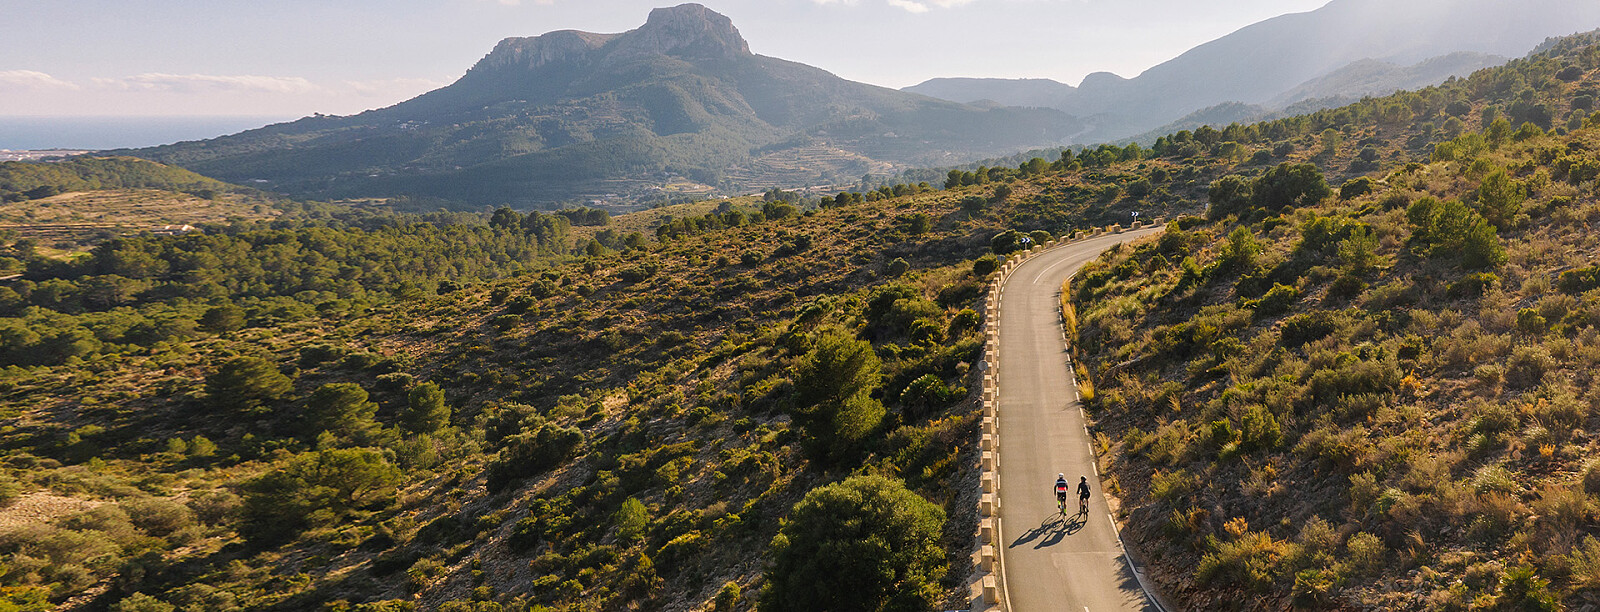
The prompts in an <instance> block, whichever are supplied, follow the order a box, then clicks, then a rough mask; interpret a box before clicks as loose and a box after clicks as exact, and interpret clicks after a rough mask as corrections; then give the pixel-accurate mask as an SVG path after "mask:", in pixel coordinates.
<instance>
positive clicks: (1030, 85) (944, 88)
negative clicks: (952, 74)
mask: <svg viewBox="0 0 1600 612" xmlns="http://www.w3.org/2000/svg"><path fill="white" fill-rule="evenodd" d="M1076 90H1077V88H1076V87H1073V86H1071V85H1067V84H1065V83H1061V82H1058V81H1054V80H1051V79H974V78H939V79H929V80H927V81H923V82H922V83H919V84H916V85H912V86H910V87H907V88H905V89H902V90H901V91H907V92H911V93H918V94H922V95H924V96H932V97H935V98H939V99H941V100H950V101H953V102H961V103H964V104H972V103H975V102H982V101H990V102H995V103H998V104H1002V105H1006V106H1028V107H1046V108H1058V107H1061V106H1062V105H1064V104H1065V103H1066V101H1067V99H1068V98H1069V97H1070V96H1071V95H1072V92H1074V91H1076Z"/></svg>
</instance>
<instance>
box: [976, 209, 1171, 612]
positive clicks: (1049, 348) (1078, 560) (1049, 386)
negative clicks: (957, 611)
mask: <svg viewBox="0 0 1600 612" xmlns="http://www.w3.org/2000/svg"><path fill="white" fill-rule="evenodd" d="M1159 231H1160V229H1159V228H1149V229H1143V230H1138V231H1129V232H1125V233H1121V234H1111V235H1106V236H1100V237H1096V238H1091V239H1088V240H1084V241H1081V242H1078V243H1075V244H1071V245H1068V246H1063V247H1058V248H1056V249H1054V250H1051V251H1047V252H1044V253H1042V254H1039V255H1036V256H1034V257H1033V258H1031V259H1028V260H1027V261H1025V262H1024V263H1023V264H1022V265H1020V266H1019V267H1018V268H1017V269H1016V270H1015V271H1014V272H1012V273H1011V276H1010V277H1009V279H1008V280H1007V281H1006V284H1005V288H1004V289H1003V291H1004V293H1003V294H1002V297H1001V300H1000V351H999V353H1000V362H999V367H998V371H999V372H998V373H999V381H998V382H999V391H1000V393H999V410H998V417H999V431H998V434H999V448H1000V462H999V468H998V471H999V477H1000V507H1001V509H1002V513H1001V517H1002V518H1001V525H1000V537H999V539H998V542H997V543H998V544H999V548H1000V549H1001V552H1000V554H1001V559H1002V562H1001V567H1003V568H1004V573H1005V576H1004V584H1005V588H1004V597H1005V598H1006V600H1007V601H1008V602H1009V604H1010V610H1011V611H1012V612H1036V611H1039V612H1042V611H1047V610H1048V611H1069V612H1080V611H1088V612H1100V611H1101V610H1159V609H1160V608H1159V607H1158V606H1156V605H1154V604H1152V603H1151V600H1150V599H1148V598H1147V597H1146V595H1145V592H1144V589H1143V588H1141V586H1140V582H1139V579H1138V577H1137V575H1136V574H1135V573H1134V571H1133V569H1132V567H1131V566H1130V564H1129V562H1128V560H1127V558H1126V557H1125V556H1124V554H1123V550H1122V545H1121V543H1120V541H1119V540H1118V537H1117V531H1116V526H1115V524H1114V523H1113V522H1112V518H1111V514H1110V512H1109V510H1108V508H1107V506H1106V501H1105V498H1104V497H1103V496H1102V495H1101V492H1100V479H1099V472H1098V470H1097V468H1096V467H1095V465H1096V464H1095V456H1094V453H1093V451H1092V449H1091V448H1090V446H1089V445H1090V442H1091V438H1090V437H1089V434H1088V431H1087V430H1086V429H1085V420H1084V416H1083V413H1082V411H1081V409H1080V407H1079V404H1078V401H1077V391H1076V389H1077V387H1076V384H1075V382H1074V380H1073V377H1072V372H1071V368H1070V367H1069V366H1068V356H1067V352H1066V345H1065V341H1064V340H1063V338H1062V331H1061V316H1060V303H1061V302H1060V298H1059V296H1060V293H1061V283H1062V282H1063V281H1065V280H1066V279H1067V277H1068V276H1070V275H1072V274H1073V273H1075V272H1076V271H1077V270H1078V268H1080V267H1082V266H1083V264H1085V263H1087V262H1089V261H1090V260H1092V259H1094V258H1095V257H1097V256H1099V254H1100V253H1101V252H1102V251H1104V250H1105V249H1107V248H1110V247H1111V246H1113V245H1115V244H1117V243H1120V242H1125V241H1128V240H1133V239H1136V238H1141V237H1144V236H1149V235H1152V234H1155V233H1157V232H1159ZM1058 472H1064V473H1066V475H1067V479H1068V481H1070V483H1071V484H1072V486H1073V490H1074V491H1076V488H1077V483H1078V477H1079V476H1088V477H1089V484H1090V489H1091V491H1092V492H1093V496H1092V497H1091V498H1090V501H1089V512H1088V513H1087V514H1086V515H1085V514H1078V515H1076V516H1066V517H1063V516H1061V515H1060V513H1059V512H1058V511H1057V508H1056V502H1055V498H1054V496H1053V495H1052V493H1051V486H1052V485H1053V484H1054V483H1055V480H1056V474H1057V473H1058ZM1067 504H1068V510H1067V512H1068V514H1073V513H1075V512H1076V511H1077V505H1078V504H1077V494H1076V493H1075V492H1074V493H1073V494H1071V495H1070V496H1069V500H1068V502H1067Z"/></svg>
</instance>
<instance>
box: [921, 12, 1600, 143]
mask: <svg viewBox="0 0 1600 612" xmlns="http://www.w3.org/2000/svg"><path fill="white" fill-rule="evenodd" d="M1596 27H1600V3H1594V2H1589V1H1587V0H1532V1H1522V0H1420V1H1417V2H1403V3H1397V2H1385V1H1382V0H1334V1H1333V2H1330V3H1329V4H1327V5H1326V6H1324V7H1322V8H1320V9H1317V10H1315V11H1310V12H1306V13H1296V14H1290V15H1283V16H1280V17H1275V18H1272V19H1268V20H1266V21H1262V22H1260V23H1257V24H1254V25H1251V26H1248V27H1245V28H1243V29H1240V30H1239V31H1237V32H1234V33H1232V34H1229V35H1227V36H1224V37H1222V38H1219V39H1217V40H1214V41H1211V42H1208V43H1206V44H1203V45H1200V46H1198V47H1195V48H1194V49H1191V50H1189V51H1187V52H1185V53H1183V54H1182V55H1179V56H1178V57H1176V58H1173V59H1172V60H1169V61H1167V62H1164V63H1162V64H1160V65H1157V66H1155V67H1153V68H1150V69H1149V70H1146V71H1145V72H1144V73H1143V74H1140V75H1138V76H1137V77H1134V78H1132V79H1125V78H1122V77H1119V76H1117V75H1114V74H1110V73H1103V72H1102V73H1095V74H1091V75H1089V76H1088V77H1086V78H1085V79H1084V81H1083V83H1082V84H1080V85H1079V86H1078V87H1077V88H1075V89H1071V90H1070V91H1068V92H1067V95H1066V96H1065V97H1064V98H1063V99H1062V101H1061V102H1060V104H1059V105H1056V106H1055V108H1059V109H1062V110H1064V111H1066V112H1068V113H1070V114H1073V115H1075V116H1079V117H1085V118H1090V117H1092V118H1093V122H1094V123H1095V124H1096V125H1097V126H1098V127H1097V129H1096V130H1095V131H1094V132H1092V133H1091V134H1089V135H1087V136H1086V137H1085V138H1088V139H1098V140H1115V139H1118V138H1122V137H1127V136H1131V135H1133V134H1137V133H1140V132H1144V131H1146V130H1150V129H1153V128H1155V127H1157V126H1160V125H1164V124H1166V123H1168V122H1170V121H1173V120H1175V119H1177V118H1179V117H1182V116H1184V115H1186V114H1188V113H1191V112H1194V111H1197V110H1200V109H1204V108H1207V107H1210V106H1213V105H1216V104H1220V103H1223V102H1244V103H1249V104H1266V103H1269V102H1272V101H1274V100H1278V99H1280V98H1285V97H1298V98H1299V99H1305V98H1307V97H1325V96H1331V95H1343V96H1348V97H1350V98H1352V99H1354V98H1359V97H1360V96H1361V95H1363V94H1364V93H1372V92H1368V91H1358V92H1343V91H1330V90H1328V89H1326V88H1325V87H1326V86H1331V85H1336V84H1339V82H1338V79H1339V78H1340V77H1333V76H1332V74H1331V73H1334V72H1335V71H1339V70H1340V69H1342V68H1346V67H1348V66H1350V65H1351V64H1352V63H1353V62H1358V61H1361V60H1378V61H1382V62H1389V63H1394V64H1399V65H1410V64H1414V63H1416V62H1419V61H1422V60H1425V59H1427V58H1434V57H1438V56H1444V55H1448V54H1451V53H1456V52H1471V53H1482V54H1489V55H1500V56H1508V57H1515V56H1521V55H1523V54H1525V53H1527V52H1528V50H1529V49H1532V48H1534V47H1535V46H1536V45H1538V44H1539V43H1540V42H1541V41H1543V40H1544V39H1546V38H1548V37H1551V36H1563V35H1567V34H1572V33H1575V32H1584V31H1589V30H1592V29H1595V28H1596ZM1435 68H1438V66H1435ZM1426 72H1428V71H1427V70H1422V71H1420V72H1419V73H1418V77H1419V78H1420V76H1421V75H1422V74H1424V73H1426ZM1343 76H1345V77H1348V76H1350V75H1349V74H1345V75H1343ZM1324 77H1331V78H1333V79H1334V80H1331V81H1323V82H1321V83H1320V85H1321V86H1324V87H1319V88H1317V90H1316V91H1314V92H1312V91H1307V92H1302V94H1303V95H1299V96H1289V92H1290V91H1291V90H1294V89H1296V88H1298V87H1300V86H1302V85H1303V84H1306V83H1307V82H1308V81H1313V80H1316V79H1321V78H1324ZM1440 80H1442V78H1441V79H1440ZM1418 83H1419V81H1417V80H1407V81H1406V82H1405V83H1404V84H1403V85H1402V86H1415V85H1417V84H1418ZM1345 84H1347V85H1349V86H1351V87H1353V88H1355V89H1366V88H1368V87H1369V85H1368V84H1367V83H1365V82H1364V81H1362V80H1359V79H1358V80H1356V81H1354V82H1349V83H1345ZM1428 84H1431V83H1428ZM924 85H926V84H924ZM967 85H984V86H986V87H988V88H989V91H993V92H994V93H992V94H985V93H983V91H980V90H978V89H976V88H973V87H966V88H963V89H960V90H957V91H958V92H959V93H960V94H961V95H960V97H958V98H954V99H964V98H972V99H981V98H987V99H992V100H995V101H997V102H1000V103H1003V104H1016V103H1018V102H1019V101H1018V100H1017V99H1014V98H1009V97H1007V95H1006V94H1008V93H1010V91H1009V90H1010V88H1011V87H1012V86H1011V85H1010V84H1009V83H997V82H977V83H967ZM913 89H917V90H919V91H924V92H928V91H945V90H944V89H936V88H935V89H929V88H924V86H923V85H918V86H916V87H915V88H913ZM1293 101H1294V100H1293V99H1289V100H1287V102H1284V104H1287V103H1292V102H1293ZM1080 140H1082V139H1080Z"/></svg>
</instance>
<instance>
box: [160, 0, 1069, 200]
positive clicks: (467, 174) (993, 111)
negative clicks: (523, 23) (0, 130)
mask: <svg viewBox="0 0 1600 612" xmlns="http://www.w3.org/2000/svg"><path fill="white" fill-rule="evenodd" d="M1081 129H1082V128H1081V123H1079V122H1077V121H1076V120H1074V119H1072V118H1071V117H1069V116H1067V115H1065V114H1063V113H1061V112H1059V111H1055V110H1045V109H1018V108H992V107H990V108H980V107H975V106H968V105H963V104H957V103H951V102H946V101H943V100H936V99H933V98H928V97H924V96H919V95H914V94H908V93H904V92H899V91H895V90H892V89H886V88H882V87H875V86H871V85H865V84H862V83H856V82H852V81H847V80H844V79H841V78H839V77H837V76H834V75H833V74H830V73H828V72H826V71H823V70H820V69H817V68H812V67H810V66H806V65H803V64H797V63H794V62H788V61H784V60H780V59H775V58H770V57H764V56H759V55H755V54H753V53H751V52H750V49H749V45H748V44H747V43H746V42H745V40H744V39H743V38H742V37H741V36H740V35H739V32H738V30H737V29H736V28H735V27H734V26H733V23H732V22H731V21H730V20H729V19H728V18H727V17H724V16H722V15H720V14H717V13H715V12H713V11H711V10H709V9H707V8H705V7H703V6H700V5H697V4H685V5H682V6H678V7H674V8H667V9H657V10H655V11H652V12H651V14H650V17H649V20H648V21H647V22H646V23H645V25H644V26H643V27H640V28H639V29H637V30H633V31H630V32H626V33H622V34H593V33H588V32H576V31H560V32H551V33H549V34H545V35H543V36H538V37H533V38H510V39H506V40H504V41H501V42H500V44H499V45H497V46H496V47H495V49H494V50H493V52H491V53H490V54H489V55H488V56H487V57H485V58H484V59H483V60H482V61H480V62H478V64H477V65H476V66H473V67H472V69H471V70H469V71H468V72H467V74H466V75H465V76H463V77H462V78H461V79H460V80H458V81H456V82H455V83H454V84H452V85H450V86H448V87H444V88H442V89H439V90H435V91H432V92H429V93H427V94H424V95H422V96H419V97H417V98H415V99H412V100H410V101H407V102H404V103H401V104H398V105H395V106H392V107H388V108H384V109H379V110H374V111H369V112H365V113H361V114H359V115H355V116H349V117H328V116H317V117H309V118H305V119H301V120H299V121H295V122H292V123H285V124H279V125H273V126H268V127H265V128H261V129H258V130H251V131H248V132H243V133H240V134H235V135H232V136H226V137H222V138H217V139H212V140H207V141H201V142H186V143H179V144H175V145H169V146H162V147H155V148H150V149H141V150H137V151H131V152H130V153H131V154H134V155H138V156H142V157H146V158H149V159H155V160H159V161H163V162H167V163H174V164H179V165H182V166H185V167H188V168H192V169H195V170H196V171H199V172H202V173H205V174H208V175H211V176H216V177H219V178H222V179H225V180H232V181H247V180H252V179H256V180H264V181H267V182H268V184H269V185H270V186H271V187H272V188H274V189H277V190H280V191H284V192H288V193H291V194H296V195H310V196H319V197H328V196H386V195H401V194H405V195H426V196H433V197H440V198H446V199H451V200H456V201H461V202H467V203H471V204H475V205H485V204H490V205H493V204H500V203H506V202H510V203H516V204H521V205H532V204H537V203H540V202H547V201H553V200H564V199H572V198H605V197H607V196H608V194H610V195H611V196H613V197H615V198H625V197H629V196H641V195H642V196H646V197H648V196H650V195H651V194H652V193H655V194H659V193H660V192H659V191H658V190H659V189H660V188H661V187H663V186H664V185H667V184H669V183H673V182H674V181H675V180H678V179H674V176H681V177H686V178H687V179H689V180H691V181H693V182H697V183H700V184H703V185H706V186H715V187H719V188H722V189H723V190H727V191H738V190H752V189H761V188H765V187H771V186H774V185H782V186H795V185H792V184H784V183H793V182H794V181H807V182H812V181H824V182H825V181H828V180H834V179H853V178H858V177H860V176H861V174H863V173H865V172H868V171H873V170H875V169H878V170H881V168H880V167H879V166H881V165H882V164H883V163H888V164H891V165H913V164H915V165H926V164H934V163H949V162H951V161H958V160H965V159H971V158H976V157H982V156H988V155H995V154H1002V153H1010V152H1014V151H1016V150H1019V149H1023V148H1028V147H1034V146H1043V145H1050V144H1057V143H1061V142H1064V141H1065V140H1066V138H1067V137H1068V136H1069V135H1071V134H1073V133H1076V132H1078V131H1080V130H1081ZM819 157H820V158H827V159H819ZM797 159H805V160H809V161H811V162H822V163H819V164H818V165H819V166H824V167H834V168H835V170H834V171H833V172H832V173H831V174H833V176H828V174H830V173H822V174H821V175H812V174H806V173H801V174H799V175H796V174H795V173H793V172H762V171H760V168H765V167H771V168H787V167H789V166H792V165H793V164H792V163H790V162H793V161H794V160H797ZM829 163H832V164H833V165H832V166H828V164H829ZM752 169H754V170H752ZM730 176H731V177H736V178H734V179H730V178H729V177H730ZM813 184H814V183H813Z"/></svg>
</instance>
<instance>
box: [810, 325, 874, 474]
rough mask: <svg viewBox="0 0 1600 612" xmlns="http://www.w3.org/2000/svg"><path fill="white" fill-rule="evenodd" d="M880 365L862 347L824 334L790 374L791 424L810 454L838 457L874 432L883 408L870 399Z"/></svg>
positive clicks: (861, 343) (841, 334)
mask: <svg viewBox="0 0 1600 612" xmlns="http://www.w3.org/2000/svg"><path fill="white" fill-rule="evenodd" d="M882 369H883V364H882V362H881V361H880V360H879V359H878V355H877V353H875V352H874V351H873V350H872V345H871V344H870V343H868V342H865V341H861V340H856V339H854V338H851V337H850V336H849V335H847V334H846V333H844V332H843V331H840V330H826V331H824V332H822V333H821V334H819V335H818V336H817V338H816V344H815V346H814V347H813V348H812V349H811V350H810V351H809V352H807V353H806V354H805V356H804V357H802V358H801V359H800V362H799V363H798V364H797V365H796V367H795V371H794V388H795V394H796V398H795V399H796V404H797V405H796V415H795V416H796V421H798V422H799V423H800V424H801V426H802V427H804V428H805V430H806V434H807V435H808V436H809V438H810V439H811V441H812V442H813V444H814V448H815V450H817V451H819V452H822V453H823V454H825V455H830V456H831V455H836V454H839V453H843V452H845V451H846V450H848V449H849V448H851V447H853V446H854V445H855V443H856V442H857V441H859V440H861V439H862V438H864V437H865V436H866V435H867V433H869V432H871V431H872V430H873V429H875V428H877V426H878V423H879V422H880V421H881V420H882V419H883V414H884V409H883V404H881V403H879V402H878V400H877V399H875V398H873V397H872V392H873V391H874V390H876V389H877V388H878V386H879V385H880V384H881V378H882Z"/></svg>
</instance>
